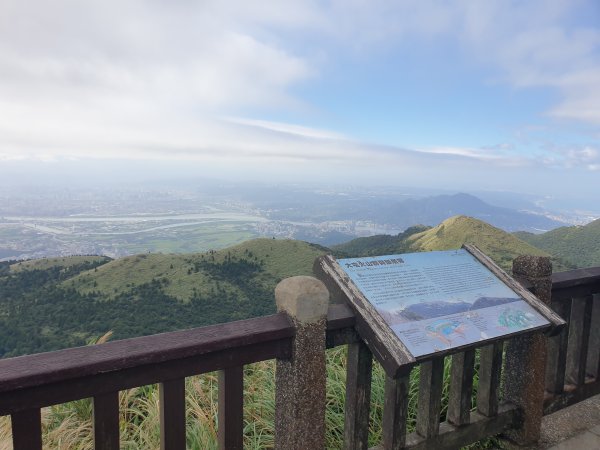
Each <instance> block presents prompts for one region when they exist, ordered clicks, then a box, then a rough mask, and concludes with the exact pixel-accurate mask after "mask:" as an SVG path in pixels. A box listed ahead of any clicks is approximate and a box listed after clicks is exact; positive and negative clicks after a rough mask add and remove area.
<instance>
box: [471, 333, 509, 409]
mask: <svg viewBox="0 0 600 450" xmlns="http://www.w3.org/2000/svg"><path fill="white" fill-rule="evenodd" d="M503 349H504V342H502V341H500V342H495V343H493V344H490V345H486V346H485V347H482V348H481V353H480V354H479V383H478V386H477V411H478V412H479V413H480V414H483V415H484V416H486V417H493V416H495V415H497V414H498V403H499V402H498V394H499V391H500V380H501V376H502V351H503Z"/></svg>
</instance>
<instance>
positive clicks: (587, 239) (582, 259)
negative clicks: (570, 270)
mask: <svg viewBox="0 0 600 450" xmlns="http://www.w3.org/2000/svg"><path fill="white" fill-rule="evenodd" d="M515 235H516V236H518V237H519V238H520V239H522V240H524V241H526V242H528V243H530V244H531V245H535V246H536V247H538V248H541V249H543V250H545V251H547V252H548V253H550V254H552V255H554V256H556V257H559V258H562V259H564V260H566V261H568V262H570V263H572V264H573V265H575V266H577V267H592V266H600V219H597V220H594V221H593V222H590V223H588V224H587V225H584V226H579V225H577V226H572V227H561V228H557V229H555V230H552V231H548V232H547V233H543V234H537V235H536V234H532V233H515Z"/></svg>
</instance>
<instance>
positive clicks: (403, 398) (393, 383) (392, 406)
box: [383, 372, 410, 450]
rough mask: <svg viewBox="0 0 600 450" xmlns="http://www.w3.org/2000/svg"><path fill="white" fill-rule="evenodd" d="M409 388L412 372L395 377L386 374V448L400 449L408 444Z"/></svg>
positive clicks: (384, 444)
mask: <svg viewBox="0 0 600 450" xmlns="http://www.w3.org/2000/svg"><path fill="white" fill-rule="evenodd" d="M409 390H410V372H409V373H407V374H406V375H402V376H400V377H398V378H395V379H394V378H390V377H388V376H387V375H386V377H385V397H384V405H383V447H384V448H385V449H386V450H399V449H402V448H404V447H405V445H406V421H407V419H408V394H409Z"/></svg>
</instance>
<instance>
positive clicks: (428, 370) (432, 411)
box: [416, 357, 444, 438]
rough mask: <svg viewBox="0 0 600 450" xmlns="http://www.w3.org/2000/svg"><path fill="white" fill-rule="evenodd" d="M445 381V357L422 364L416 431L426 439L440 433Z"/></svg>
mask: <svg viewBox="0 0 600 450" xmlns="http://www.w3.org/2000/svg"><path fill="white" fill-rule="evenodd" d="M443 379H444V357H436V358H433V359H432V360H431V361H427V362H424V363H422V364H421V373H420V380H419V406H418V409H417V426H416V430H417V433H419V434H420V435H421V436H423V437H426V438H430V437H433V436H435V435H437V434H438V433H439V429H440V408H441V403H442V386H443Z"/></svg>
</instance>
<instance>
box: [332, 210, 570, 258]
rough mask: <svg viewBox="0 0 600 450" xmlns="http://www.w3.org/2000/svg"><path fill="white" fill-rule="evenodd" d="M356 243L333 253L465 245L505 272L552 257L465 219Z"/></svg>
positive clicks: (340, 247)
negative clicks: (519, 261) (522, 261)
mask: <svg viewBox="0 0 600 450" xmlns="http://www.w3.org/2000/svg"><path fill="white" fill-rule="evenodd" d="M415 231H418V232H415ZM355 241H356V240H355ZM355 241H351V242H349V243H347V244H343V245H338V246H335V247H334V250H335V251H336V252H338V253H339V254H340V255H346V256H359V255H361V253H360V252H356V250H360V249H364V248H367V247H370V250H369V253H368V254H371V255H375V254H380V255H381V254H386V253H392V252H390V250H396V252H397V253H410V252H423V251H431V250H450V249H455V248H460V247H461V246H462V245H463V244H474V245H476V246H477V247H479V248H480V249H481V250H482V251H483V252H484V253H486V254H487V255H489V256H490V257H491V258H492V259H493V260H494V261H495V262H496V263H497V264H498V265H499V266H500V267H502V268H503V269H505V270H510V268H511V264H512V260H513V259H514V258H515V257H516V256H518V255H524V254H529V255H539V256H549V254H548V253H546V252H544V251H543V250H540V249H538V248H535V247H533V246H532V245H530V244H528V243H526V242H523V241H521V240H520V239H518V238H517V237H515V236H513V235H512V234H510V233H506V232H505V231H502V230H500V229H498V228H496V227H493V226H491V225H489V224H487V223H485V222H483V221H481V220H478V219H473V218H471V217H465V216H454V217H451V218H449V219H446V220H444V221H443V222H442V223H440V224H439V225H438V226H436V227H433V228H429V229H424V230H420V231H419V230H418V229H416V228H413V229H409V230H407V231H405V232H404V233H401V234H399V235H398V236H388V237H386V238H383V237H381V236H373V237H372V238H363V240H362V241H361V242H360V244H361V245H360V246H358V245H356V242H355ZM382 243H383V245H382ZM362 254H363V255H364V254H365V253H362ZM555 269H557V270H562V269H564V266H563V265H562V264H561V263H559V262H555Z"/></svg>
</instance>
